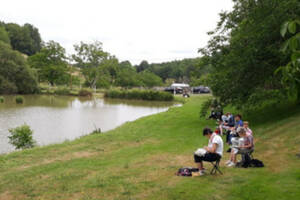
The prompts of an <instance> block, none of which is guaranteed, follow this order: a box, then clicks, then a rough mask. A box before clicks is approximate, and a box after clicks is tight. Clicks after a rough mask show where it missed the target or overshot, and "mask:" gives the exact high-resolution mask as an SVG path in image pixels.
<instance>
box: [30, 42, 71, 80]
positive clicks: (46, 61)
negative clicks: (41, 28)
mask: <svg viewBox="0 0 300 200" xmlns="http://www.w3.org/2000/svg"><path fill="white" fill-rule="evenodd" d="M65 53H66V52H65V49H64V48H63V47H62V46H61V45H60V44H59V43H57V42H54V41H49V42H48V43H46V44H44V46H43V48H42V49H41V51H40V52H38V53H36V54H35V55H32V56H30V57H29V58H28V63H29V65H30V66H31V67H32V68H35V69H37V71H38V74H39V81H47V82H48V83H50V84H51V85H52V86H53V85H55V84H57V85H60V84H67V83H68V78H69V74H68V70H69V69H68V64H67V61H66V59H67V57H66V55H65Z"/></svg>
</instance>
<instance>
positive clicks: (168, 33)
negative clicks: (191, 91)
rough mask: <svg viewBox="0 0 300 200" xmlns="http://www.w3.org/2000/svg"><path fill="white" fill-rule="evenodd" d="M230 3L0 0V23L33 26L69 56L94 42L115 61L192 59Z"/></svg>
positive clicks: (228, 0)
mask: <svg viewBox="0 0 300 200" xmlns="http://www.w3.org/2000/svg"><path fill="white" fill-rule="evenodd" d="M232 5H233V3H232V2H231V0H26V1H24V0H1V6H0V20H1V21H5V22H15V23H18V24H24V23H30V24H33V25H34V26H36V27H37V28H38V29H39V31H40V34H41V36H42V39H43V40H44V41H48V40H55V41H57V42H59V43H60V44H61V45H62V46H63V47H65V48H66V50H67V53H69V54H70V53H73V44H76V43H79V42H80V41H84V42H91V41H93V40H99V41H101V42H102V43H103V48H104V50H105V51H108V52H110V53H111V54H113V55H115V56H117V57H118V58H119V60H121V61H123V60H129V61H130V62H132V63H133V64H138V63H139V62H141V61H142V60H147V61H148V62H162V61H170V60H175V59H183V58H192V57H197V56H198V53H197V49H198V48H200V47H203V46H205V45H206V42H207V41H208V39H209V37H208V36H207V34H206V33H207V32H208V31H210V30H212V29H214V28H215V27H216V23H217V21H218V19H219V15H218V13H219V12H220V11H222V10H230V9H231V8H232Z"/></svg>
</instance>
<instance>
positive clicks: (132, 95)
mask: <svg viewBox="0 0 300 200" xmlns="http://www.w3.org/2000/svg"><path fill="white" fill-rule="evenodd" d="M104 97H106V98H117V99H137V100H147V101H172V100H174V96H173V95H172V94H170V93H167V92H162V91H153V90H108V91H106V92H105V93H104Z"/></svg>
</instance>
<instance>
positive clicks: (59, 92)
mask: <svg viewBox="0 0 300 200" xmlns="http://www.w3.org/2000/svg"><path fill="white" fill-rule="evenodd" d="M54 94H57V95H70V90H69V89H68V88H58V89H56V90H55V91H54Z"/></svg>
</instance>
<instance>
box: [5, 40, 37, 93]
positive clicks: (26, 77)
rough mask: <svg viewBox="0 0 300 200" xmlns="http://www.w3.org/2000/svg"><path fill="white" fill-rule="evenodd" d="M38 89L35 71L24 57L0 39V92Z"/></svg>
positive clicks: (22, 91)
mask: <svg viewBox="0 0 300 200" xmlns="http://www.w3.org/2000/svg"><path fill="white" fill-rule="evenodd" d="M37 91H38V84H37V79H36V73H35V71H34V70H32V69H31V68H30V67H29V66H28V65H27V63H26V60H25V59H24V57H23V56H22V55H21V54H20V53H19V52H17V51H14V50H12V49H11V47H10V45H8V44H6V43H4V42H2V41H0V93H1V94H15V93H21V94H32V93H35V92H37Z"/></svg>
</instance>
